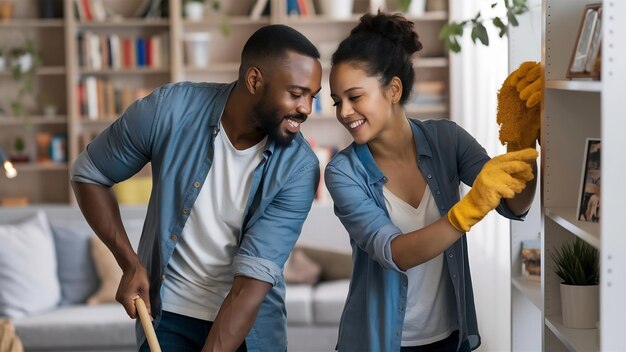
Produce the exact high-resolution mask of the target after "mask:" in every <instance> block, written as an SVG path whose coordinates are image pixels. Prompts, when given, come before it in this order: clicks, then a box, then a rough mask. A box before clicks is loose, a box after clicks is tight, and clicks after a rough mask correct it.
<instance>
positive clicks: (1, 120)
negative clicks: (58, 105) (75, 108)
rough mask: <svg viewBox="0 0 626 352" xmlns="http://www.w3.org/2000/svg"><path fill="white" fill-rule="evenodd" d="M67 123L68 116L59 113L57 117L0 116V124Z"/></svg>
mask: <svg viewBox="0 0 626 352" xmlns="http://www.w3.org/2000/svg"><path fill="white" fill-rule="evenodd" d="M66 123H67V117H66V116H62V115H58V116H55V117H46V116H28V117H0V126H20V125H26V124H31V125H61V124H66Z"/></svg>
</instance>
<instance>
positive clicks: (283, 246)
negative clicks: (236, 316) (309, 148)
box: [233, 159, 320, 286]
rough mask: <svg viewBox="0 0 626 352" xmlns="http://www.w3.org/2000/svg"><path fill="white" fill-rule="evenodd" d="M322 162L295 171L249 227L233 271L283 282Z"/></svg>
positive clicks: (314, 189)
mask: <svg viewBox="0 0 626 352" xmlns="http://www.w3.org/2000/svg"><path fill="white" fill-rule="evenodd" d="M319 178H320V175H319V164H318V162H317V159H314V160H313V159H312V160H311V161H310V162H309V163H307V164H306V165H305V166H303V167H302V168H300V169H299V170H298V171H297V172H294V174H293V175H292V176H290V178H289V179H288V180H287V181H286V182H285V186H284V187H283V189H281V190H280V192H278V194H277V195H276V196H275V197H274V198H273V199H272V200H271V201H270V203H269V204H268V205H267V207H266V208H265V209H264V210H263V213H262V214H261V215H260V216H259V217H258V218H257V219H255V220H254V221H253V222H251V224H250V225H249V226H248V227H247V228H246V229H245V233H244V235H243V238H242V241H241V245H240V246H239V251H238V252H237V254H236V255H235V257H234V259H233V274H234V275H235V276H246V277H250V278H253V279H256V280H260V281H264V282H267V283H269V284H271V285H272V286H274V285H276V283H277V282H279V278H280V276H281V275H282V268H283V267H284V265H285V262H286V261H287V258H288V257H289V254H290V253H291V250H292V249H293V247H294V245H295V243H296V241H297V240H298V237H299V236H300V232H301V231H302V225H303V224H304V220H305V219H306V217H307V215H308V213H309V210H311V205H312V203H313V198H314V197H315V191H316V189H317V185H318V184H319Z"/></svg>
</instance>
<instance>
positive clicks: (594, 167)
mask: <svg viewBox="0 0 626 352" xmlns="http://www.w3.org/2000/svg"><path fill="white" fill-rule="evenodd" d="M601 151H602V143H601V142H600V139H598V138H587V141H586V143H585V157H584V159H583V173H582V177H581V181H580V192H579V196H578V209H577V214H578V220H580V221H591V222H600V210H601V209H600V196H601V192H600V184H601V176H602V173H601V171H600V170H601V168H600V153H601Z"/></svg>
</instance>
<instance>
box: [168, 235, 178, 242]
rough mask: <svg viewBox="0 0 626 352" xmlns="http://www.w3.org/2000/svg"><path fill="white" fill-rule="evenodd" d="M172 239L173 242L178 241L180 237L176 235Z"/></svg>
mask: <svg viewBox="0 0 626 352" xmlns="http://www.w3.org/2000/svg"><path fill="white" fill-rule="evenodd" d="M170 238H171V239H172V241H176V240H177V239H178V236H176V235H175V234H174V235H172V236H171V237H170Z"/></svg>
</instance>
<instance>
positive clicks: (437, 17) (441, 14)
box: [407, 11, 448, 22]
mask: <svg viewBox="0 0 626 352" xmlns="http://www.w3.org/2000/svg"><path fill="white" fill-rule="evenodd" d="M407 19H408V20H410V21H413V22H423V21H447V20H448V12H447V11H426V12H424V14H423V15H421V16H407Z"/></svg>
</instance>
